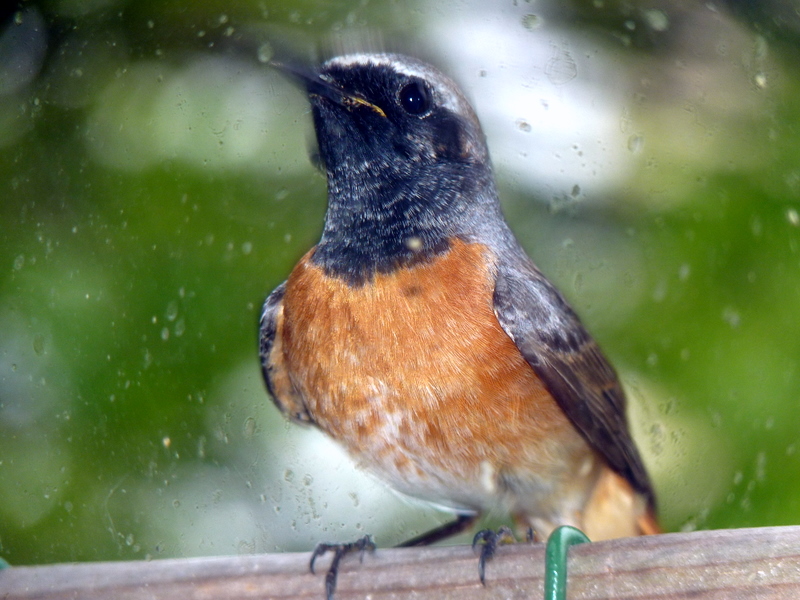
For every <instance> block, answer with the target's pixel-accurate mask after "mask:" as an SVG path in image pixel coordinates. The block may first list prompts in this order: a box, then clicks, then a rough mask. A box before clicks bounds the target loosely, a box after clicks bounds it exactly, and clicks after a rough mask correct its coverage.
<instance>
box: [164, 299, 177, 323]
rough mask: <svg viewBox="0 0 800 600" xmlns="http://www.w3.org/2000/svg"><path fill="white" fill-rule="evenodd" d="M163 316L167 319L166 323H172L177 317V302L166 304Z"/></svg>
mask: <svg viewBox="0 0 800 600" xmlns="http://www.w3.org/2000/svg"><path fill="white" fill-rule="evenodd" d="M164 316H165V317H166V318H167V321H174V320H175V319H176V318H177V316H178V303H177V301H175V300H173V301H172V302H170V303H169V304H167V311H166V313H164Z"/></svg>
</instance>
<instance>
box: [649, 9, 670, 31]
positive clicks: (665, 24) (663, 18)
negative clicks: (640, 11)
mask: <svg viewBox="0 0 800 600" xmlns="http://www.w3.org/2000/svg"><path fill="white" fill-rule="evenodd" d="M644 19H645V21H646V22H647V25H648V26H649V27H650V29H652V30H653V31H666V30H667V29H669V17H668V16H667V13H665V12H664V11H663V10H658V9H655V8H653V9H650V10H646V11H644Z"/></svg>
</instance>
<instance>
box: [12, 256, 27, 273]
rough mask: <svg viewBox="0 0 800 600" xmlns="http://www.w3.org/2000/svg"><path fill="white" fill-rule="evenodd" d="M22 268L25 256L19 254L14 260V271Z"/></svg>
mask: <svg viewBox="0 0 800 600" xmlns="http://www.w3.org/2000/svg"><path fill="white" fill-rule="evenodd" d="M24 266H25V255H23V254H20V255H19V256H17V257H16V258H15V259H14V270H15V271H19V270H20V269H21V268H22V267H24Z"/></svg>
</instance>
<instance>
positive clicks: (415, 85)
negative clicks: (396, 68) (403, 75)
mask: <svg viewBox="0 0 800 600" xmlns="http://www.w3.org/2000/svg"><path fill="white" fill-rule="evenodd" d="M397 99H398V100H399V102H400V106H402V107H403V110H404V111H406V112H407V113H408V114H410V115H416V116H422V115H424V114H426V113H427V112H428V111H430V109H431V104H432V102H431V93H430V91H429V90H428V87H427V86H426V85H425V84H424V83H423V82H422V81H420V80H419V79H414V80H413V81H411V82H410V83H407V84H406V85H404V86H403V87H401V88H400V91H399V92H398V93H397Z"/></svg>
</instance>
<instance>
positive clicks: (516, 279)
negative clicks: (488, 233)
mask: <svg viewBox="0 0 800 600" xmlns="http://www.w3.org/2000/svg"><path fill="white" fill-rule="evenodd" d="M502 262H503V261H501V263H502ZM494 310H495V314H496V315H497V319H498V320H499V321H500V324H501V326H502V327H503V329H504V330H505V331H506V333H508V335H509V336H510V337H511V339H513V340H514V342H515V343H516V345H517V347H518V348H519V350H520V352H522V355H523V356H524V357H525V360H527V361H528V363H529V364H530V365H531V366H532V367H533V369H534V370H535V371H536V373H537V374H538V375H539V377H541V378H542V381H543V382H544V384H545V385H546V386H547V389H548V390H549V391H550V393H551V394H552V395H553V397H554V398H555V399H556V401H557V402H558V404H559V406H560V407H561V409H562V410H563V411H564V412H565V413H566V415H567V417H569V419H570V420H571V421H572V422H573V424H574V425H575V426H576V427H577V428H578V430H579V431H580V432H581V433H582V434H583V436H584V437H585V438H586V440H587V441H588V442H589V445H590V446H591V447H592V448H593V449H594V450H595V451H596V452H598V453H599V454H600V455H601V456H603V457H604V458H605V460H606V461H607V462H608V464H609V466H610V467H611V468H612V469H614V470H615V471H616V472H618V473H619V474H620V475H622V476H623V477H625V478H626V479H627V480H628V481H629V482H630V483H631V485H632V486H633V488H634V489H635V490H636V491H638V492H639V493H641V494H642V495H644V496H645V498H646V499H647V501H648V503H649V505H650V506H651V507H653V508H654V507H655V495H654V493H653V488H652V485H651V483H650V479H649V477H648V476H647V471H646V470H645V467H644V464H643V463H642V459H641V457H640V456H639V452H638V450H637V449H636V445H635V444H634V442H633V439H632V438H631V435H630V432H629V430H628V423H627V419H626V417H625V396H624V393H623V391H622V387H621V386H620V383H619V380H618V379H617V374H616V372H615V371H614V368H613V367H612V366H611V364H610V363H609V362H608V360H607V359H606V358H605V356H603V353H602V352H601V350H600V348H599V347H598V346H597V344H596V343H595V341H594V340H593V339H592V338H591V337H590V336H589V334H588V333H587V331H586V330H585V329H584V328H583V325H582V324H581V322H580V320H579V319H578V316H577V315H576V314H575V313H574V312H573V310H572V309H571V308H570V307H569V305H568V304H567V302H566V300H564V298H563V297H562V296H561V294H560V293H559V292H558V291H557V290H556V289H555V288H554V287H553V285H552V284H551V283H550V282H549V281H547V279H545V277H544V275H542V274H541V273H540V272H539V270H538V269H537V268H536V267H535V266H534V265H533V263H531V262H530V261H529V260H528V259H527V257H525V259H524V260H521V259H520V260H515V261H506V264H504V265H503V266H499V267H498V275H497V282H496V286H495V292H494Z"/></svg>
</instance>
